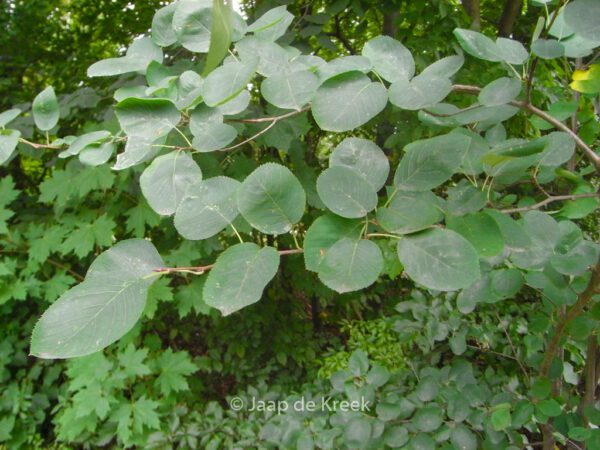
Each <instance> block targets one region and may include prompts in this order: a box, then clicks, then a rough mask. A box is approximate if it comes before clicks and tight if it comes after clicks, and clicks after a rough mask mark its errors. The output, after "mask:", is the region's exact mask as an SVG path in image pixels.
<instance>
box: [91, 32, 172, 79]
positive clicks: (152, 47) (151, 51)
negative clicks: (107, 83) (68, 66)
mask: <svg viewBox="0 0 600 450" xmlns="http://www.w3.org/2000/svg"><path fill="white" fill-rule="evenodd" d="M162 60H163V53H162V50H161V49H160V47H158V46H157V45H156V44H155V43H154V42H152V39H150V38H149V37H143V38H141V39H136V40H135V41H133V44H131V46H130V47H129V48H128V49H127V53H126V54H125V56H123V57H121V58H108V59H103V60H102V61H98V62H97V63H94V64H92V65H91V66H90V67H89V68H88V70H87V75H88V77H107V76H114V75H122V74H124V73H130V72H141V73H144V72H146V68H147V67H148V64H150V63H151V62H152V61H158V62H159V63H160V62H162Z"/></svg>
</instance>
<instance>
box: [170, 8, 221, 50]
mask: <svg viewBox="0 0 600 450" xmlns="http://www.w3.org/2000/svg"><path fill="white" fill-rule="evenodd" d="M211 6H212V1H211V0H180V1H179V2H178V3H177V7H176V9H175V12H174V13H173V30H174V31H175V35H176V36H177V40H178V41H179V43H180V44H181V45H182V46H183V47H185V48H187V49H188V50H190V51H192V52H199V53H207V52H208V49H209V48H210V30H211V28H212V8H211Z"/></svg>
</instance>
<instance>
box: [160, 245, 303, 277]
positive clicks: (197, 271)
mask: <svg viewBox="0 0 600 450" xmlns="http://www.w3.org/2000/svg"><path fill="white" fill-rule="evenodd" d="M303 252H304V249H301V248H292V249H289V250H279V251H278V252H277V253H279V256H285V255H297V254H299V253H303ZM214 267H215V265H214V264H208V265H206V266H187V267H161V268H158V269H154V272H156V273H164V274H169V273H190V274H192V275H202V274H203V273H205V272H208V271H209V270H211V269H213V268H214Z"/></svg>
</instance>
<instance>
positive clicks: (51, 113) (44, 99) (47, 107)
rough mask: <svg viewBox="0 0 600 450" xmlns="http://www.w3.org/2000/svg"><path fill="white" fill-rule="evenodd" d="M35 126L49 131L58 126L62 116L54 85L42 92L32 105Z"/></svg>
mask: <svg viewBox="0 0 600 450" xmlns="http://www.w3.org/2000/svg"><path fill="white" fill-rule="evenodd" d="M31 110H32V112H33V120H34V122H35V126H36V127H38V128H39V129H40V130H42V131H49V130H51V129H52V128H54V127H55V126H56V124H57V123H58V119H59V118H60V110H59V108H58V100H57V99H56V94H55V93H54V88H53V87H52V86H49V87H47V88H46V89H44V90H43V91H42V92H40V93H39V94H38V95H37V97H36V98H35V99H34V100H33V105H32V106H31Z"/></svg>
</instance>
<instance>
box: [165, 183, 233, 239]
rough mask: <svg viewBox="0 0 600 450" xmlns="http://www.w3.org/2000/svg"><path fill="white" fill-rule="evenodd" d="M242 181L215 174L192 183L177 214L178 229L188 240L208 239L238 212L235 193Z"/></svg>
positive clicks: (176, 224)
mask: <svg viewBox="0 0 600 450" xmlns="http://www.w3.org/2000/svg"><path fill="white" fill-rule="evenodd" d="M239 186H240V182H239V181H237V180H234V179H233V178H227V177H214V178H210V179H208V180H204V181H201V182H200V183H196V184H193V185H191V186H190V187H189V188H188V189H187V191H186V193H185V196H184V197H183V200H182V201H181V203H180V204H179V207H178V208H177V212H176V213H175V228H176V229H177V231H178V232H179V234H180V235H181V236H183V237H184V238H186V239H191V240H199V239H208V238H209V237H212V236H214V235H215V234H217V233H219V232H220V231H221V230H223V229H224V228H225V227H227V226H228V225H229V224H230V223H231V222H233V221H234V220H235V218H236V217H237V215H238V209H237V203H236V192H237V189H238V187H239Z"/></svg>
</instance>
